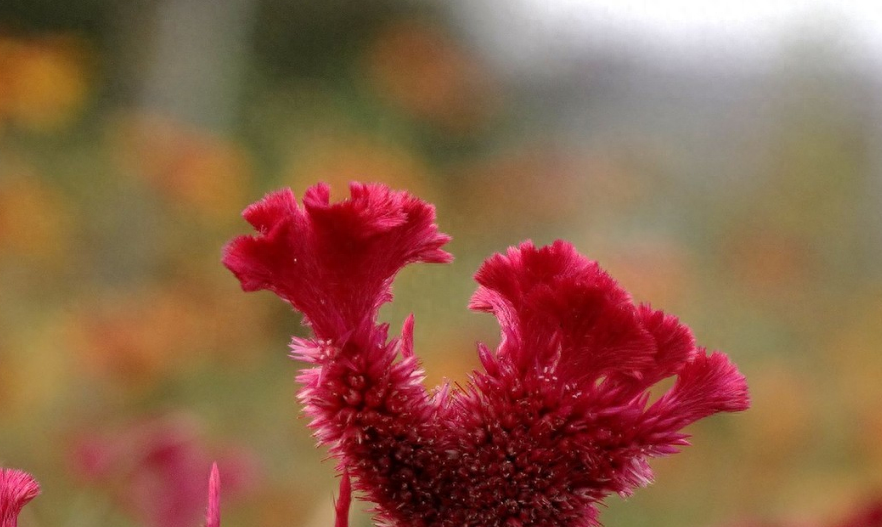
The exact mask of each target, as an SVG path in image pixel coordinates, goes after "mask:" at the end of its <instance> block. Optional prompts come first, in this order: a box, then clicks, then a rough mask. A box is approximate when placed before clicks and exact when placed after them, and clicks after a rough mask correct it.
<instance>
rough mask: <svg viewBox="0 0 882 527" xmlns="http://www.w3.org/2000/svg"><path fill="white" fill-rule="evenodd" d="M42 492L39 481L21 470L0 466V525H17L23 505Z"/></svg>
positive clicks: (3, 526) (7, 526) (11, 526)
mask: <svg viewBox="0 0 882 527" xmlns="http://www.w3.org/2000/svg"><path fill="white" fill-rule="evenodd" d="M38 494H40V485H39V484H38V483H37V481H36V480H35V479H34V478H33V476H31V475H30V474H28V473H27V472H22V471H21V470H16V469H11V468H0V527H16V526H17V525H18V515H19V514H20V513H21V509H22V507H24V506H25V505H27V503H28V502H29V501H31V500H32V499H34V498H36V497H37V495H38Z"/></svg>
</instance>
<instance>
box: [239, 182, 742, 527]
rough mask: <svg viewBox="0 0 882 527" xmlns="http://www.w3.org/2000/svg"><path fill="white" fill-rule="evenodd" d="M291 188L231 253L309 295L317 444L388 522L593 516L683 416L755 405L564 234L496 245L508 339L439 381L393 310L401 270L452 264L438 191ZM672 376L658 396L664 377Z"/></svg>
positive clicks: (573, 522)
mask: <svg viewBox="0 0 882 527" xmlns="http://www.w3.org/2000/svg"><path fill="white" fill-rule="evenodd" d="M350 192H351V197H350V198H349V199H347V200H344V201H342V202H340V203H335V204H331V203H330V199H329V198H330V192H329V189H328V187H327V185H324V184H320V185H317V186H314V187H312V188H310V189H309V190H307V191H306V194H305V196H304V198H303V204H302V206H301V205H300V204H298V203H297V201H296V200H295V198H294V195H293V193H291V191H289V190H284V191H279V192H276V193H274V194H270V195H268V196H267V197H265V198H264V199H263V200H261V201H259V202H257V203H256V204H254V205H252V206H250V207H248V208H247V209H246V210H245V213H244V215H245V218H246V219H247V220H248V221H249V222H250V223H251V224H252V225H253V226H254V227H255V229H257V231H258V234H257V235H256V236H241V237H238V238H236V239H234V240H233V241H232V242H230V243H229V245H227V247H226V249H225V252H224V258H223V262H224V264H225V265H226V266H227V268H229V269H230V270H231V271H232V272H233V273H234V274H235V275H236V277H237V278H238V279H239V280H240V281H241V284H242V287H243V289H244V290H246V291H254V290H258V289H267V290H270V291H272V292H274V293H275V294H277V295H278V296H280V297H281V298H282V299H283V300H285V301H287V302H288V303H290V304H291V305H292V306H293V307H294V308H295V309H296V310H298V311H301V312H302V313H303V315H304V320H305V323H306V324H307V325H309V326H310V327H311V328H312V331H313V334H314V336H313V337H312V338H305V339H301V338H295V339H294V341H293V344H292V356H293V357H294V358H296V359H299V360H302V361H305V362H307V363H310V364H311V365H312V367H311V368H308V369H305V370H303V371H302V372H301V374H300V375H299V377H298V381H299V382H300V383H302V385H303V387H302V388H301V390H300V392H299V393H298V397H299V399H300V400H301V401H302V402H303V404H304V405H305V412H306V414H307V415H308V416H309V417H310V418H311V419H312V421H311V424H310V426H311V427H312V428H313V429H314V430H315V436H316V438H317V439H318V441H319V443H320V444H324V445H327V446H328V447H329V448H330V452H331V455H332V456H334V457H336V458H337V459H338V460H339V461H340V464H339V469H338V470H340V469H343V470H344V477H343V480H342V481H341V497H340V501H339V503H338V520H337V527H343V526H345V523H346V522H345V519H343V520H341V516H342V514H341V512H342V511H341V509H342V505H343V504H344V503H347V500H348V497H347V496H348V494H349V477H350V476H351V477H352V486H353V488H354V489H355V490H357V491H359V493H360V495H361V496H362V497H363V498H365V499H366V500H369V501H371V502H373V503H374V504H375V507H374V509H373V512H374V514H375V519H376V521H377V522H378V525H382V526H384V527H592V526H597V525H600V523H599V521H598V510H597V506H598V504H600V503H601V501H602V500H603V499H604V498H605V497H607V496H608V495H610V494H612V493H618V494H621V495H629V494H630V493H631V492H633V490H634V489H635V488H636V487H639V486H643V485H646V484H648V483H649V482H650V481H651V480H652V471H651V470H650V467H649V464H648V460H649V459H650V458H652V457H657V456H663V455H668V454H672V453H675V452H677V451H678V449H679V448H680V447H681V446H683V445H686V444H687V438H688V435H687V434H686V433H684V432H682V429H683V427H685V426H687V425H689V424H690V423H693V422H695V421H697V420H699V419H702V418H704V417H707V416H709V415H712V414H714V413H717V412H731V411H739V410H744V409H746V408H747V407H748V405H749V401H748V394H747V385H746V383H745V380H744V377H743V376H742V375H741V374H740V373H739V372H738V370H737V369H736V368H735V366H734V365H733V364H732V363H731V362H730V361H729V359H728V357H726V355H724V354H722V353H719V352H712V353H708V352H707V351H705V350H704V348H700V347H698V346H697V345H696V343H695V339H694V337H693V335H692V332H691V331H690V330H689V328H688V327H686V326H685V325H683V324H681V323H680V321H679V320H678V319H677V318H676V317H674V316H671V315H668V314H666V313H663V312H661V311H658V310H655V309H652V308H651V307H649V306H648V305H636V304H635V303H634V301H633V300H632V298H631V296H630V295H629V294H628V293H627V292H626V291H625V290H624V289H622V288H621V287H620V286H619V285H618V284H617V283H616V281H615V280H614V279H613V278H612V277H610V276H609V275H608V274H607V273H606V272H604V271H603V270H602V269H601V268H600V266H599V265H598V264H597V263H596V262H593V261H591V260H588V259H587V258H585V257H584V256H582V255H580V254H579V253H578V252H577V251H576V250H575V248H574V247H573V246H572V245H570V244H568V243H566V242H563V241H557V242H555V243H554V244H552V245H550V246H547V247H535V246H534V245H533V244H532V243H530V242H525V243H522V244H521V245H520V246H519V247H515V248H510V249H509V250H508V251H507V252H506V253H505V254H497V255H495V256H492V257H491V258H490V259H488V260H487V261H486V262H485V263H484V265H482V266H481V268H480V269H479V270H478V272H477V274H476V275H475V279H476V280H477V282H478V290H477V292H476V293H475V294H474V296H473V297H472V300H471V303H470V307H471V308H472V309H474V310H477V311H485V312H489V313H492V314H494V315H495V316H496V317H497V318H498V319H499V323H500V326H501V330H502V340H501V343H500V345H499V347H498V349H497V350H496V351H495V352H493V351H491V350H490V349H489V348H487V347H486V346H484V345H479V346H478V355H479V358H480V360H481V363H482V365H483V371H476V372H474V373H473V374H472V376H471V378H470V382H469V383H468V384H467V385H466V386H465V387H464V388H461V389H459V388H452V387H450V386H449V385H447V384H444V385H442V386H440V387H438V388H436V389H435V390H434V391H432V392H428V391H427V390H426V389H425V388H424V387H423V385H422V380H423V372H422V370H421V369H420V368H419V364H418V362H417V359H416V357H415V355H414V351H413V327H414V321H413V317H408V318H407V320H405V322H404V325H403V328H402V330H401V334H400V335H399V336H394V337H392V338H389V327H388V325H385V324H378V322H377V312H378V310H379V308H380V306H381V305H382V304H383V303H385V302H388V301H389V300H391V298H392V295H391V283H392V279H393V278H394V276H395V274H396V273H397V272H398V271H399V270H400V269H401V268H402V267H404V266H405V265H407V264H409V263H413V262H430V263H442V262H448V261H450V260H451V256H450V255H449V254H448V253H446V252H444V251H443V250H442V249H441V247H442V246H443V245H444V244H445V243H446V242H447V241H449V239H450V238H449V237H448V236H447V235H445V234H442V233H440V232H439V231H438V228H437V226H436V225H435V223H434V221H435V213H434V209H433V207H432V206H431V205H429V204H427V203H424V202H422V201H420V200H418V199H416V198H414V197H413V196H411V195H409V194H407V193H405V192H396V191H392V190H390V189H388V188H386V187H385V186H382V185H363V184H359V183H352V184H351V185H350ZM669 377H676V380H675V382H674V385H673V387H672V388H670V390H668V391H667V393H665V394H664V395H662V396H661V397H660V398H659V399H658V400H656V401H655V402H653V403H651V404H650V403H649V399H650V395H649V389H650V388H651V387H652V386H653V385H655V384H656V383H657V382H659V381H661V380H662V379H665V378H669Z"/></svg>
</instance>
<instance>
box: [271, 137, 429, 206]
mask: <svg viewBox="0 0 882 527" xmlns="http://www.w3.org/2000/svg"><path fill="white" fill-rule="evenodd" d="M286 179H287V181H286V182H285V183H286V184H288V185H290V186H291V187H292V188H294V189H305V188H306V187H308V186H310V185H312V184H313V183H315V182H316V181H324V182H326V183H328V184H330V185H331V188H332V189H335V190H336V191H339V192H346V194H347V195H348V191H346V190H345V189H347V188H348V185H349V182H350V181H365V182H368V181H369V182H376V183H384V184H386V185H389V186H390V187H392V188H396V189H403V190H407V191H408V192H410V193H412V194H414V195H418V196H421V197H424V198H427V199H431V198H432V195H433V193H432V184H431V183H432V182H431V177H430V174H429V168H428V167H427V165H426V164H425V163H424V162H423V161H422V160H421V159H419V158H418V157H417V155H416V154H415V153H413V152H410V151H408V150H407V149H405V148H403V147H401V146H398V145H394V144H390V143H388V142H384V141H380V140H377V139H374V138H371V137H368V136H365V135H362V134H359V133H357V132H340V131H336V132H330V131H329V132H326V133H318V134H314V135H313V136H312V137H310V138H309V139H307V140H306V142H305V144H303V145H301V146H299V147H298V148H297V149H296V154H295V157H294V159H293V160H292V162H291V167H290V169H289V170H288V176H287V178H286Z"/></svg>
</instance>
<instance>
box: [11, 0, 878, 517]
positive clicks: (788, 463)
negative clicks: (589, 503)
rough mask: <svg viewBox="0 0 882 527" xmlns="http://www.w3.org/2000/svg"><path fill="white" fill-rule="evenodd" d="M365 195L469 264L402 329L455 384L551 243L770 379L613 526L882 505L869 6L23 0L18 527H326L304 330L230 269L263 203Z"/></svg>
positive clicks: (19, 17)
mask: <svg viewBox="0 0 882 527" xmlns="http://www.w3.org/2000/svg"><path fill="white" fill-rule="evenodd" d="M549 4H550V5H549ZM353 179H355V180H363V181H381V182H385V183H387V184H389V185H391V186H393V187H396V188H402V189H407V190H410V191H411V192H413V193H414V194H416V195H418V196H420V197H422V198H424V199H426V200H429V201H431V202H433V203H435V204H436V205H437V208H438V222H439V224H440V225H441V228H442V230H443V231H445V232H447V233H450V234H451V235H453V237H454V241H453V242H452V243H451V244H450V246H449V248H450V250H451V251H452V252H453V253H454V254H455V256H456V258H457V259H456V261H455V262H454V263H453V264H451V265H447V266H421V267H415V268H409V269H407V270H405V271H404V272H403V273H402V275H401V276H400V277H399V279H398V281H397V283H396V286H395V293H396V299H395V301H394V303H393V304H391V305H389V306H387V307H386V308H384V311H383V317H384V318H385V319H386V320H388V321H390V322H391V323H392V325H393V327H397V326H399V325H400V323H401V321H402V320H403V318H404V317H405V316H406V315H407V314H408V313H410V312H413V313H414V314H415V316H416V321H417V325H416V349H417V354H418V355H419V356H421V357H422V359H423V362H424V364H425V367H426V369H427V372H428V379H427V381H426V382H427V385H429V386H433V385H435V384H436V383H437V382H439V381H440V380H441V379H442V378H445V377H447V378H451V379H454V380H458V381H459V382H465V380H466V379H467V375H468V373H469V371H471V370H472V369H473V368H475V367H477V364H478V363H477V360H476V356H475V342H476V341H485V342H488V343H490V344H491V345H493V344H495V343H496V342H497V341H498V335H497V326H496V324H495V321H494V320H493V319H492V317H489V316H487V315H477V314H473V313H469V312H468V311H467V310H466V308H465V306H466V304H467V301H468V297H469V295H470V294H471V292H472V291H473V288H474V283H473V281H472V280H471V275H472V273H473V272H474V271H475V269H477V267H478V265H479V264H480V263H481V262H482V261H483V259H484V258H486V257H487V256H488V255H490V254H491V253H493V252H495V251H501V250H504V249H505V248H506V247H508V246H509V245H512V244H516V243H518V242H519V241H521V240H523V239H526V238H531V239H533V240H534V241H536V242H538V243H548V242H550V241H552V240H554V239H555V238H565V239H569V240H571V241H572V242H574V243H575V244H576V246H577V247H578V248H579V249H580V251H582V252H583V253H585V254H587V255H589V256H590V257H592V258H594V259H597V260H599V261H600V263H601V264H602V265H603V266H604V267H605V268H607V269H608V270H609V271H610V272H611V273H612V274H613V276H615V277H617V278H618V279H619V280H620V282H621V283H622V284H623V285H624V286H625V287H626V288H628V289H629V290H630V291H631V292H632V293H633V295H634V296H635V297H636V299H638V300H640V301H650V302H652V304H653V305H654V306H656V307H659V308H663V309H665V310H669V311H672V312H674V313H677V314H678V315H680V316H681V318H682V319H683V320H684V321H686V322H687V323H688V324H690V325H691V327H692V328H693V329H694V331H695V333H696V335H697V337H698V339H699V341H700V342H701V343H702V344H704V345H706V346H708V347H709V348H716V349H721V350H724V351H726V352H727V353H729V354H730V355H731V356H732V358H733V360H734V361H735V362H736V363H737V364H738V365H739V366H740V368H741V369H742V371H743V372H744V373H745V374H746V375H747V378H748V380H749V385H750V387H751V391H752V397H753V408H752V409H751V410H750V411H748V412H746V413H743V414H738V415H725V416H717V417H714V418H712V419H709V420H707V421H706V422H702V423H700V424H698V425H695V426H693V427H692V429H691V432H692V433H693V435H694V440H693V442H694V446H692V447H689V448H687V449H686V450H685V451H684V452H683V453H681V454H679V455H677V456H673V457H671V458H666V459H660V460H656V461H655V462H654V467H655V468H656V470H657V481H656V483H655V484H654V485H652V486H650V487H649V488H647V489H643V490H640V491H638V492H637V493H636V495H634V496H633V497H631V498H629V499H628V500H621V499H619V498H617V497H612V498H610V499H609V500H608V502H607V503H608V507H607V508H606V509H605V510H604V511H603V512H602V519H603V521H604V522H605V524H606V525H609V526H630V527H641V526H654V527H666V526H671V527H674V526H676V527H690V526H694V527H701V526H712V525H720V524H723V523H727V522H731V521H734V520H739V519H742V518H747V517H753V518H797V519H799V518H807V519H819V518H820V519H823V518H835V517H839V516H842V515H843V514H844V511H847V510H849V509H850V508H851V507H853V506H854V505H855V504H856V503H860V502H862V501H863V500H866V499H869V498H871V497H873V496H877V495H879V494H882V350H880V346H882V12H880V10H879V8H876V7H873V6H872V4H870V3H867V4H863V3H857V2H851V3H849V2H845V3H841V4H840V5H835V4H834V3H832V2H830V3H826V4H825V3H821V2H776V1H767V2H762V3H760V2H737V3H736V2H719V3H713V2H704V3H699V2H690V1H685V0H683V1H673V2H655V3H649V2H646V3H642V4H641V3H639V2H634V1H627V2H601V1H597V2H591V1H589V0H583V1H579V0H566V1H564V0H561V1H560V2H543V1H540V0H510V1H508V2H504V1H502V0H499V1H489V0H488V1H481V2H472V1H469V0H459V1H447V2H429V1H414V2H393V1H390V0H375V1H370V2H359V1H344V0H326V1H324V2H306V1H296V0H213V1H212V0H130V1H126V2H118V1H111V0H81V1H79V2H62V1H58V0H29V1H24V0H3V1H0V465H3V466H11V467H18V468H22V469H26V470H28V471H30V472H32V473H34V474H35V475H36V477H37V478H38V479H39V480H40V481H41V483H42V485H43V495H42V496H41V497H39V498H38V499H37V500H36V501H35V502H34V503H33V504H32V505H30V506H29V507H28V508H27V509H26V511H25V514H24V515H23V516H22V519H21V525H22V526H23V527H42V526H49V525H52V526H60V527H77V526H84V527H85V526H94V525H115V526H123V527H130V526H146V527H153V526H157V527H160V526H161V527H175V526H176V524H174V523H173V522H172V520H169V519H168V517H169V515H177V516H178V517H192V518H193V519H192V520H185V521H186V522H188V523H183V524H182V527H183V525H197V524H198V523H199V521H200V520H199V515H200V513H201V511H202V509H203V507H204V488H205V485H206V484H205V480H206V479H207V475H208V468H209V466H210V462H211V460H213V459H217V460H219V462H220V465H221V472H222V477H223V479H224V501H223V508H224V524H225V525H267V526H273V525H298V526H304V527H322V526H325V527H326V526H329V525H331V524H332V496H333V494H334V493H335V489H336V482H335V480H334V477H333V470H332V469H333V465H332V463H330V462H324V463H322V458H323V457H324V456H325V453H324V452H323V451H317V450H316V449H315V448H314V446H313V440H312V439H311V438H310V436H309V432H308V430H307V428H306V422H305V420H304V419H303V418H301V417H300V409H299V405H298V404H296V402H295V400H294V393H295V390H296V385H295V383H294V381H293V377H294V375H295V373H296V371H297V368H298V365H297V364H296V363H294V362H292V361H291V360H290V359H288V358H287V347H286V346H287V343H288V340H289V337H290V335H291V334H303V332H304V329H303V328H302V327H301V326H300V324H299V317H298V316H296V315H293V314H292V313H291V312H290V311H289V310H288V309H287V308H286V307H285V306H284V305H283V304H282V303H281V302H280V301H278V300H277V299H276V298H275V297H273V296H272V295H270V294H269V293H260V294H250V295H245V294H243V293H242V292H241V291H240V290H239V288H238V285H237V282H236V280H235V279H234V278H233V277H232V276H231V275H230V274H229V273H228V272H226V271H225V270H224V269H223V268H222V267H221V265H220V263H219V258H220V251H221V247H222V246H223V244H224V243H225V242H226V241H227V240H228V239H230V238H231V237H232V236H234V235H238V234H242V233H246V232H248V231H249V228H248V226H247V225H246V224H245V223H244V222H243V221H242V220H241V219H240V216H239V214H240V212H241V210H242V209H243V208H244V207H245V206H246V205H247V204H249V203H250V202H252V201H254V200H256V199H258V198H259V197H261V196H262V195H263V194H264V193H266V192H268V191H270V190H273V189H276V188H279V187H282V186H290V187H292V188H293V189H294V191H295V193H297V194H298V195H302V192H303V190H304V189H305V188H306V187H307V186H309V185H311V184H313V183H314V182H316V181H320V180H323V181H328V182H330V183H331V184H332V186H333V191H334V193H335V196H336V197H342V196H345V195H346V191H345V184H346V183H347V182H348V181H349V180H353ZM355 508H363V507H361V505H358V506H357V507H355ZM188 511H189V512H188ZM188 514H189V515H191V516H187V515H188ZM164 515H165V516H164ZM353 525H354V526H355V527H366V526H367V525H369V521H368V516H367V515H364V514H355V515H354V518H353Z"/></svg>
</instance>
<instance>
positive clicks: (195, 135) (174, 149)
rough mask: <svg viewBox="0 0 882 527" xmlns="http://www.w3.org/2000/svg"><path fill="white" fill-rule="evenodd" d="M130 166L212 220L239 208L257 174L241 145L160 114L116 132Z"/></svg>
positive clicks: (165, 193) (169, 196)
mask: <svg viewBox="0 0 882 527" xmlns="http://www.w3.org/2000/svg"><path fill="white" fill-rule="evenodd" d="M114 139H116V140H117V141H118V147H119V148H118V151H119V152H120V154H121V162H122V165H123V167H124V169H126V170H127V171H129V172H130V173H133V174H134V175H136V176H137V177H140V178H142V179H143V180H144V181H145V182H146V183H147V184H148V185H149V186H150V187H152V188H153V189H154V190H155V191H156V192H157V193H158V194H160V195H161V196H162V197H164V198H165V199H167V200H169V201H171V202H172V203H175V204H178V205H180V206H181V207H182V208H184V209H187V210H188V211H189V210H192V211H195V212H196V213H197V215H198V216H201V217H203V218H205V219H208V220H211V221H221V220H224V219H227V218H229V217H230V215H231V214H234V213H235V212H234V211H237V210H238V209H239V208H240V207H241V205H242V202H243V201H244V200H245V198H244V196H245V193H246V192H247V190H248V185H249V184H250V182H251V179H252V177H253V174H252V166H251V160H250V159H249V157H248V155H247V154H246V152H245V151H244V149H243V148H241V147H239V145H237V144H235V143H233V142H231V141H227V140H224V139H221V138H219V137H215V136H212V135H211V134H209V133H207V132H205V131H203V130H199V129H196V128H193V127H190V126H188V125H186V124H184V123H180V122H176V121H174V120H171V119H167V118H164V117H159V116H144V115H142V116H134V117H131V118H128V119H125V120H124V121H123V122H122V124H121V126H120V127H119V129H118V130H117V135H116V136H115V137H114Z"/></svg>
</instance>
